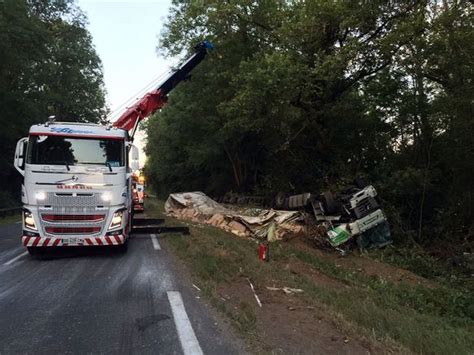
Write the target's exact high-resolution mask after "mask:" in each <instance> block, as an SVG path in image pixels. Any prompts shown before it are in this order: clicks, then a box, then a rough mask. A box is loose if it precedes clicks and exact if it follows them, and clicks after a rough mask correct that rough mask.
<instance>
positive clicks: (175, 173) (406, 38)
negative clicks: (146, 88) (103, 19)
mask: <svg viewBox="0 0 474 355" xmlns="http://www.w3.org/2000/svg"><path fill="white" fill-rule="evenodd" d="M472 10H473V5H472V4H471V3H470V2H469V1H463V0H444V1H434V0H432V1H430V0H426V1H414V0H412V1H325V0H315V1H277V0H263V1H250V0H240V1H217V0H205V1H174V2H173V6H172V10H171V13H170V15H169V17H168V19H167V22H166V28H165V31H164V32H163V33H162V35H161V39H160V43H159V48H160V50H161V51H163V52H164V53H166V54H169V55H177V54H180V53H183V52H186V51H187V50H188V49H189V48H191V47H192V45H193V44H195V43H196V42H198V41H200V40H203V39H209V40H210V41H212V42H214V44H215V47H216V49H215V51H214V53H213V54H212V55H211V56H210V57H209V58H208V59H206V61H205V62H203V63H202V64H201V65H200V66H199V67H198V68H197V69H196V70H195V71H194V72H193V76H192V79H191V80H190V81H188V82H186V83H184V84H182V85H181V86H180V87H178V88H177V89H176V90H175V91H174V92H173V93H172V94H171V95H170V100H169V104H168V105H167V106H166V107H165V108H164V109H163V110H162V111H161V112H160V113H158V114H157V115H155V116H154V117H153V118H152V119H151V120H150V122H149V124H148V128H147V129H148V137H149V138H148V146H147V151H148V154H149V161H148V165H147V167H146V169H147V173H148V175H149V177H150V179H151V181H152V182H153V184H154V186H155V187H157V188H158V190H159V191H160V192H162V193H167V192H170V191H176V190H192V189H200V190H203V191H205V192H207V193H210V194H215V195H219V194H224V193H225V192H226V191H230V190H233V191H239V192H245V193H257V194H262V193H263V194H266V193H275V192H277V191H282V190H283V191H287V192H295V193H299V192H304V191H318V190H320V189H322V188H329V189H334V188H336V187H338V186H341V185H344V184H346V183H348V182H350V181H351V180H352V179H353V178H355V177H357V176H365V177H366V178H368V179H369V180H370V181H371V182H372V183H374V184H375V185H376V186H377V188H378V189H379V191H380V193H381V196H382V198H383V199H384V201H385V209H386V210H389V211H390V220H391V222H392V225H393V227H394V230H395V232H396V235H397V236H398V237H399V238H403V239H407V238H408V239H411V240H416V241H418V242H420V243H422V242H425V241H427V240H432V239H433V238H446V239H448V238H453V237H455V238H458V239H460V240H463V241H467V240H471V241H472V235H473V234H474V225H473V221H474V204H473V202H474V201H473V198H474V179H472V176H471V174H472V172H473V171H474V118H473V106H472V105H473V92H474V90H473V89H474V88H473V70H474V69H473V68H474V65H473V58H474V32H473V20H474V17H473V11H472ZM469 238H471V239H469Z"/></svg>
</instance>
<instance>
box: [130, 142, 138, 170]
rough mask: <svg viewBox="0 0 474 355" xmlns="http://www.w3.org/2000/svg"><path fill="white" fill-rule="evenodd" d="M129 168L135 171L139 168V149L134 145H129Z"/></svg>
mask: <svg viewBox="0 0 474 355" xmlns="http://www.w3.org/2000/svg"><path fill="white" fill-rule="evenodd" d="M130 169H132V171H137V170H139V169H140V151H139V150H138V147H137V146H136V145H133V144H132V145H131V147H130Z"/></svg>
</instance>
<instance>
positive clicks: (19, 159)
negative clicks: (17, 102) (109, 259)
mask: <svg viewBox="0 0 474 355" xmlns="http://www.w3.org/2000/svg"><path fill="white" fill-rule="evenodd" d="M14 164H15V168H16V169H17V170H18V171H19V172H20V173H21V174H22V175H23V176H24V182H23V186H22V191H21V199H22V204H23V236H22V243H23V245H24V246H25V247H27V248H28V251H29V252H30V253H31V254H37V253H39V252H41V251H43V250H45V247H56V246H58V247H59V246H95V245H110V246H115V247H116V248H117V249H125V250H126V246H127V241H128V238H129V235H130V230H131V222H132V220H131V216H132V214H131V208H132V199H131V176H132V170H133V169H138V150H137V149H136V147H134V146H133V145H132V144H131V143H130V139H129V135H128V132H127V131H126V130H123V129H120V128H113V127H110V126H103V125H98V124H90V123H69V122H64V123H61V122H58V123H45V124H37V125H33V126H31V128H30V131H29V136H28V137H27V138H23V139H21V140H20V141H19V142H18V143H17V148H16V152H15V160H14Z"/></svg>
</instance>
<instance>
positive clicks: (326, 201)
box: [321, 191, 338, 214]
mask: <svg viewBox="0 0 474 355" xmlns="http://www.w3.org/2000/svg"><path fill="white" fill-rule="evenodd" d="M321 199H322V202H323V207H324V212H325V213H326V214H334V213H337V212H338V204H337V201H336V200H335V199H334V195H333V194H332V192H330V191H325V192H323V193H322V194H321Z"/></svg>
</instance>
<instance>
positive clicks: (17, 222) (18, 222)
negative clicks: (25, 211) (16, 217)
mask: <svg viewBox="0 0 474 355" xmlns="http://www.w3.org/2000/svg"><path fill="white" fill-rule="evenodd" d="M21 222H23V221H16V222H15V224H20V223H21Z"/></svg>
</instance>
